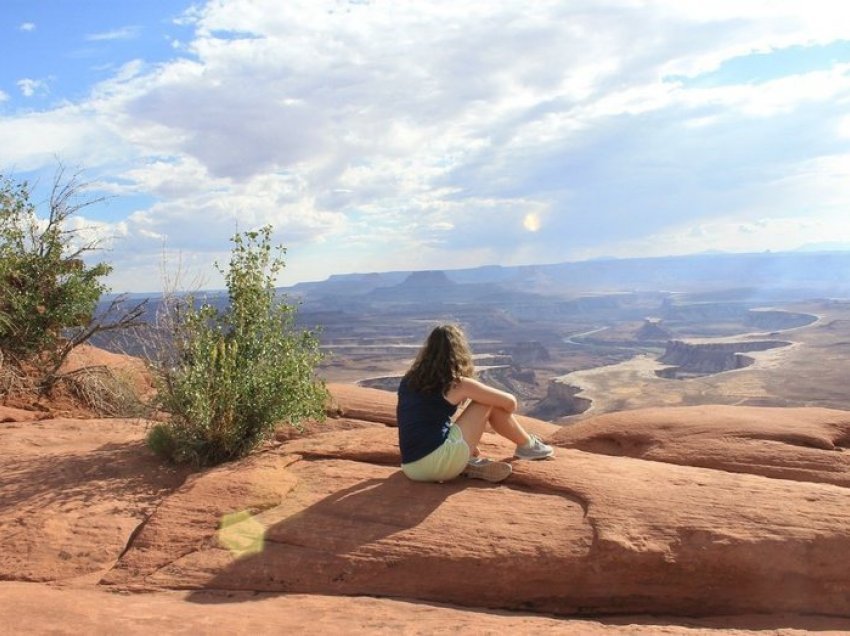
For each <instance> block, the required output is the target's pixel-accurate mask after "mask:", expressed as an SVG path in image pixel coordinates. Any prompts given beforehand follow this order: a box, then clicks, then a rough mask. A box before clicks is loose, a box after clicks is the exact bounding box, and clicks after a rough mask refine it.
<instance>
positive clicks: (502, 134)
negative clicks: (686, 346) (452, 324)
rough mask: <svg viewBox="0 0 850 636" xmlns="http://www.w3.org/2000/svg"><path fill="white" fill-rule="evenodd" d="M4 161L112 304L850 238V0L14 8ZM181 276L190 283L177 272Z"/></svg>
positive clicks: (841, 243) (16, 2) (150, 2)
mask: <svg viewBox="0 0 850 636" xmlns="http://www.w3.org/2000/svg"><path fill="white" fill-rule="evenodd" d="M0 56H2V58H0V59H2V60H3V63H2V65H0V173H2V174H3V175H6V176H9V177H12V178H14V179H15V180H19V181H22V180H27V181H29V182H31V183H33V184H35V185H34V194H33V197H34V199H35V200H36V201H37V202H42V201H44V199H45V197H46V194H45V193H46V190H47V188H48V186H49V185H50V183H51V182H52V179H53V175H54V174H55V172H56V170H57V166H58V165H59V164H60V163H61V164H62V165H63V166H64V167H65V169H66V171H70V172H74V171H77V170H80V171H82V175H83V178H84V180H85V181H86V182H87V183H89V184H90V185H89V188H90V190H89V193H90V194H91V196H92V197H95V196H102V195H105V196H107V197H108V199H107V201H106V202H105V203H103V204H99V205H94V206H90V207H87V208H84V209H82V210H81V211H80V212H79V213H78V216H77V218H76V223H77V226H78V227H80V228H81V229H83V231H84V233H85V235H86V236H94V237H99V238H100V240H101V244H102V246H103V247H104V251H103V252H99V253H98V254H97V257H98V258H99V259H102V260H107V261H109V262H110V263H112V265H113V266H114V272H113V274H112V275H111V278H110V280H109V283H110V285H111V287H112V289H113V290H114V291H116V292H123V291H134V292H146V291H158V290H160V289H161V288H162V287H163V285H166V286H169V285H171V284H173V280H174V278H175V276H176V277H177V278H180V279H181V280H183V281H189V280H191V281H192V283H189V282H185V284H186V285H189V284H194V285H201V286H205V287H221V283H222V281H221V276H220V275H219V274H217V273H216V270H215V268H214V267H213V263H215V262H219V263H225V264H226V262H227V259H228V254H229V249H230V243H229V237H231V236H232V235H233V234H234V232H237V231H245V230H250V229H255V228H257V227H260V226H262V225H265V224H271V225H272V226H273V227H274V230H275V234H274V236H275V240H276V241H277V242H279V243H282V244H284V245H285V246H286V247H287V250H288V251H287V256H286V260H287V268H286V269H285V270H284V273H283V274H282V276H281V277H280V279H279V281H278V282H279V283H280V284H281V285H291V284H294V283H296V282H299V281H308V280H321V279H324V278H326V277H327V276H329V275H331V274H342V273H351V272H372V271H391V270H417V269H454V268H463V267H476V266H480V265H492V264H500V265H518V264H535V263H555V262H564V261H575V260H585V259H591V258H602V257H619V258H623V257H635V256H662V255H675V254H689V253H699V252H706V251H715V250H720V251H729V252H760V251H765V250H774V251H779V250H796V249H818V248H823V249H833V248H837V249H850V214H849V213H848V212H850V210H848V207H850V3H843V2H837V1H834V0H827V1H821V0H805V1H796V0H764V1H762V0H735V1H728V0H713V1H712V2H705V1H704V0H666V1H662V0H582V1H579V0H576V1H568V0H563V1H548V0H534V1H530V0H519V1H513V0H487V1H483V0H481V1H479V0H464V1H463V2H458V1H457V0H451V1H443V0H429V1H427V2H425V1H418V0H410V1H407V2H398V1H393V0H387V1H382V0H348V1H344V0H287V1H286V2H281V1H279V0H208V1H206V2H204V1H198V2H186V1H181V0H173V1H166V0H145V1H144V2H115V1H114V0H108V1H107V0H0ZM178 272H179V273H178Z"/></svg>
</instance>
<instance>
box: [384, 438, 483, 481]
mask: <svg viewBox="0 0 850 636" xmlns="http://www.w3.org/2000/svg"><path fill="white" fill-rule="evenodd" d="M468 462H469V446H468V445H467V444H466V441H465V440H464V439H463V433H462V432H461V430H460V427H459V426H457V425H456V424H452V425H451V427H450V428H449V435H448V437H446V441H445V442H443V444H442V446H440V447H439V448H437V449H436V450H433V451H431V452H430V453H428V454H427V455H425V457H423V458H422V459H417V460H416V461H415V462H410V463H409V464H402V465H401V470H402V471H403V472H404V474H405V475H407V476H408V477H410V479H412V480H413V481H448V480H449V479H454V478H455V477H457V476H458V475H460V474H461V473H462V472H463V469H464V468H466V464H467V463H468Z"/></svg>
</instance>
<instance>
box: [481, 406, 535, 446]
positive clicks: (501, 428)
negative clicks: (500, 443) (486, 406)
mask: <svg viewBox="0 0 850 636" xmlns="http://www.w3.org/2000/svg"><path fill="white" fill-rule="evenodd" d="M490 425H491V426H492V427H493V429H494V430H495V431H496V432H497V433H498V434H499V435H501V436H502V437H506V438H507V439H509V440H510V441H512V442H513V443H514V444H516V445H517V446H522V445H523V444H527V443H528V441H529V439H531V438H530V437H529V435H528V433H526V432H525V429H524V428H523V427H522V426H520V423H519V422H517V419H516V418H515V417H514V415H513V413H508V412H507V411H503V410H502V409H499V408H493V409H492V410H491V411H490Z"/></svg>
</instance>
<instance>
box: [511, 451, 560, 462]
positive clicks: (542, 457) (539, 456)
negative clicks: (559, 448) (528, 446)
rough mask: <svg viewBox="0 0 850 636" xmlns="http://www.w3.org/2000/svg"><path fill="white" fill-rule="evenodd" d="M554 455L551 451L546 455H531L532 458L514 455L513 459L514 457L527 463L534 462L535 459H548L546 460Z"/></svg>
mask: <svg viewBox="0 0 850 636" xmlns="http://www.w3.org/2000/svg"><path fill="white" fill-rule="evenodd" d="M554 454H555V451H554V450H553V451H552V452H551V453H548V454H546V455H533V456H531V457H529V456H527V455H517V454H514V457H516V458H517V459H525V460H528V461H534V460H536V459H548V458H550V457H552V456H553V455H554Z"/></svg>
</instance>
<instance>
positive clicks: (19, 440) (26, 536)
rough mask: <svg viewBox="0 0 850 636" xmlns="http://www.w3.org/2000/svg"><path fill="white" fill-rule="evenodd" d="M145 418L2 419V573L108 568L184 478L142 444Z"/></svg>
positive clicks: (27, 576)
mask: <svg viewBox="0 0 850 636" xmlns="http://www.w3.org/2000/svg"><path fill="white" fill-rule="evenodd" d="M144 430H145V425H144V424H141V423H138V422H133V421H129V420H70V419H52V420H45V421H40V422H22V423H16V424H0V475H2V480H0V579H7V580H8V579H11V580H18V581H56V580H61V579H68V578H72V577H77V576H82V575H86V574H92V573H97V572H101V571H103V570H105V569H107V568H109V567H111V566H112V564H113V563H114V562H115V560H116V559H117V558H118V556H119V555H120V554H121V551H122V550H123V549H124V547H125V545H126V544H127V542H128V540H129V539H130V537H131V535H132V533H133V531H134V530H135V529H136V527H137V526H138V525H139V523H140V522H142V520H144V519H145V517H146V516H147V515H148V514H149V513H150V512H151V511H152V510H153V509H154V507H155V506H156V505H157V504H158V503H159V502H160V501H161V499H162V498H163V497H164V496H165V495H167V494H168V493H169V492H170V491H171V490H173V489H174V488H175V487H176V486H177V485H178V484H180V483H181V482H182V480H183V475H182V474H181V473H183V472H185V471H177V470H174V469H172V468H170V467H167V466H163V465H162V463H161V462H160V461H159V460H158V459H156V458H155V457H153V455H152V454H151V453H150V452H149V451H147V449H146V448H144V445H143V443H142V441H141V438H142V436H143V435H144Z"/></svg>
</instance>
